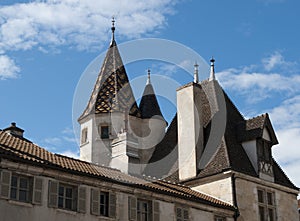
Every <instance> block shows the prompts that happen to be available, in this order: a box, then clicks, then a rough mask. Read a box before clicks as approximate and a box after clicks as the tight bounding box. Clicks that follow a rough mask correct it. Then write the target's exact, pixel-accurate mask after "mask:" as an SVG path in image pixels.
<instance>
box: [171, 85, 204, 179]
mask: <svg viewBox="0 0 300 221" xmlns="http://www.w3.org/2000/svg"><path fill="white" fill-rule="evenodd" d="M199 90H200V89H199V88H198V87H197V86H194V85H193V84H192V85H189V86H186V87H183V88H180V89H179V90H178V91H177V113H178V115H177V120H178V166H179V179H180V180H185V179H188V178H192V177H195V176H196V172H197V158H200V156H197V143H198V139H202V140H203V138H202V136H201V137H199V134H201V135H202V134H203V132H202V123H201V122H200V119H201V117H199V115H201V110H200V104H199V102H196V100H195V99H196V97H197V95H198V94H199V93H200V92H199ZM198 98H199V96H198ZM197 104H199V105H197ZM199 131H200V132H199ZM198 152H202V151H201V150H198ZM198 154H199V153H198ZM198 160H199V159H198Z"/></svg>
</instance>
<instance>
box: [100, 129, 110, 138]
mask: <svg viewBox="0 0 300 221" xmlns="http://www.w3.org/2000/svg"><path fill="white" fill-rule="evenodd" d="M100 134H101V139H108V138H109V127H108V126H100Z"/></svg>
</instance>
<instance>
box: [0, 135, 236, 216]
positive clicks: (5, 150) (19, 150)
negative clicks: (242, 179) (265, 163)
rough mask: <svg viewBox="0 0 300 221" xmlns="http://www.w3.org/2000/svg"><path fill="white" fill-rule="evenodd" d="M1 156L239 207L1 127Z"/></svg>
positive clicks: (160, 191) (106, 180)
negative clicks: (46, 146)
mask: <svg viewBox="0 0 300 221" xmlns="http://www.w3.org/2000/svg"><path fill="white" fill-rule="evenodd" d="M0 158H4V159H8V160H13V161H15V162H20V163H26V164H31V165H35V166H40V167H43V168H49V169H56V170H60V171H63V172H68V173H71V174H77V175H81V176H88V177H93V178H96V179H100V180H103V182H114V183H118V184H120V185H126V186H131V187H134V188H140V189H144V190H148V191H152V192H156V193H160V194H165V195H171V196H175V197H178V198H182V199H185V200H191V201H194V202H198V203H201V204H205V205H210V206H213V207H217V208H223V209H228V210H231V211H235V210H236V208H235V207H234V206H233V205H231V204H229V203H226V202H224V201H221V200H219V199H216V198H214V197H211V196H208V195H205V194H203V193H200V192H197V191H194V190H192V189H191V188H189V187H187V186H183V185H180V184H176V183H171V182H167V181H164V180H154V179H152V180H151V182H149V180H147V181H148V182H145V180H143V179H141V178H138V177H135V176H132V175H128V174H124V173H122V172H121V171H119V170H117V169H112V168H108V167H103V166H98V165H95V164H92V163H88V162H85V161H81V160H77V159H73V158H70V157H66V156H63V155H59V154H54V153H51V152H49V151H47V150H45V149H44V148H42V147H39V146H38V145H36V144H33V143H31V142H27V141H26V140H21V139H19V138H17V137H14V136H12V135H10V134H8V133H6V132H4V131H0Z"/></svg>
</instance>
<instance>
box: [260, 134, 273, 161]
mask: <svg viewBox="0 0 300 221" xmlns="http://www.w3.org/2000/svg"><path fill="white" fill-rule="evenodd" d="M271 146H272V144H271V142H270V141H268V140H265V139H259V140H258V141H257V149H258V159H259V160H261V161H265V162H271V159H272V155H271Z"/></svg>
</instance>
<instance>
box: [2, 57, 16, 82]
mask: <svg viewBox="0 0 300 221" xmlns="http://www.w3.org/2000/svg"><path fill="white" fill-rule="evenodd" d="M19 72H20V68H19V67H18V66H17V65H16V63H15V62H14V60H12V59H11V58H9V57H8V56H6V55H0V80H4V79H9V78H16V77H18V74H19Z"/></svg>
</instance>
